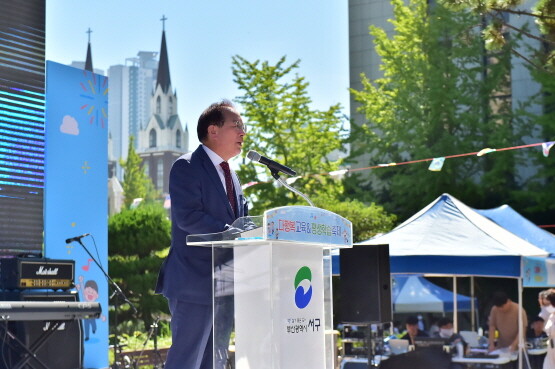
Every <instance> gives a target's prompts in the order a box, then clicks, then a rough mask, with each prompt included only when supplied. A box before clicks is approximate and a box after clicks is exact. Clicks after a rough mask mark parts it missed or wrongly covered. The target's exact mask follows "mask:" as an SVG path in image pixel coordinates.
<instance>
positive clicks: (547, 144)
mask: <svg viewBox="0 0 555 369" xmlns="http://www.w3.org/2000/svg"><path fill="white" fill-rule="evenodd" d="M553 145H555V142H554V141H549V142H544V143H542V151H543V156H545V157H546V158H547V157H548V156H549V150H551V147H553Z"/></svg>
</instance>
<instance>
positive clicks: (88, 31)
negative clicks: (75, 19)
mask: <svg viewBox="0 0 555 369" xmlns="http://www.w3.org/2000/svg"><path fill="white" fill-rule="evenodd" d="M85 33H88V34H89V43H90V42H91V33H92V31H91V27H89V29H88V30H87V32H85Z"/></svg>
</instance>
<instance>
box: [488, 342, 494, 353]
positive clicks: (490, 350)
mask: <svg viewBox="0 0 555 369" xmlns="http://www.w3.org/2000/svg"><path fill="white" fill-rule="evenodd" d="M493 350H495V343H493V342H490V344H489V347H488V352H492V351H493Z"/></svg>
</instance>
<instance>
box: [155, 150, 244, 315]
mask: <svg viewBox="0 0 555 369" xmlns="http://www.w3.org/2000/svg"><path fill="white" fill-rule="evenodd" d="M235 192H236V196H237V209H238V210H237V212H238V214H237V217H236V216H235V215H234V214H233V210H232V209H231V205H230V204H229V200H228V198H227V195H226V192H225V189H224V187H223V185H222V181H221V180H220V177H219V175H218V172H217V171H216V168H215V167H214V164H213V163H212V161H211V160H210V158H209V157H208V155H207V154H206V151H204V148H202V145H201V146H199V147H198V148H197V149H196V150H195V151H194V152H192V153H187V154H185V155H183V156H181V157H180V158H179V159H177V160H176V161H175V163H174V164H173V166H172V169H171V171H170V198H171V218H172V242H171V247H170V252H169V254H168V257H167V258H166V260H164V263H163V264H162V267H161V269H160V273H159V275H158V281H157V284H156V290H155V292H156V293H162V294H163V295H164V296H166V297H167V298H173V299H179V300H183V301H187V302H195V303H202V304H210V303H211V302H212V250H211V249H210V247H199V246H188V245H187V241H186V237H187V235H189V234H203V233H215V232H221V231H223V230H224V229H225V226H226V224H232V223H233V221H234V220H235V219H236V218H238V217H242V216H245V215H247V205H246V201H244V196H243V192H242V191H241V186H235ZM230 252H231V250H230Z"/></svg>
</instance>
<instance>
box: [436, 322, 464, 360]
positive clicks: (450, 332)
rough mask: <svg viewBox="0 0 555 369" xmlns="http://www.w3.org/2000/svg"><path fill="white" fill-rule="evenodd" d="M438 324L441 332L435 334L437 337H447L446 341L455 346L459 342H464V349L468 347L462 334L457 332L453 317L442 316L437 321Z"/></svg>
mask: <svg viewBox="0 0 555 369" xmlns="http://www.w3.org/2000/svg"><path fill="white" fill-rule="evenodd" d="M437 325H438V327H439V332H437V333H436V334H435V337H440V338H445V339H446V343H448V344H449V345H451V346H455V345H456V344H457V343H462V344H463V347H464V349H466V347H467V343H466V342H465V340H464V338H463V337H462V336H461V335H460V334H458V333H455V329H454V328H453V321H452V320H451V319H449V318H446V317H444V318H440V319H439V320H438V321H437ZM463 354H464V352H463Z"/></svg>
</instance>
